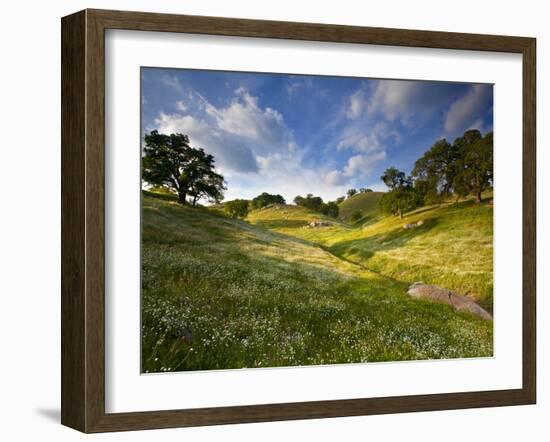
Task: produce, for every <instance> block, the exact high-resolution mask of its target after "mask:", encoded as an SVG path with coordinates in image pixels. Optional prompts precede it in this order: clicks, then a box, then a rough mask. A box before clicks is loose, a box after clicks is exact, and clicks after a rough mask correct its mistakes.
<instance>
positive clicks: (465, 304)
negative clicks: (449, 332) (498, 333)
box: [407, 282, 493, 321]
mask: <svg viewBox="0 0 550 442" xmlns="http://www.w3.org/2000/svg"><path fill="white" fill-rule="evenodd" d="M407 294H408V295H409V296H411V297H412V298H416V299H429V300H432V301H434V302H438V303H440V304H447V305H450V306H451V307H453V308H454V309H455V310H457V311H463V312H469V313H471V314H473V315H476V316H479V317H480V318H482V319H485V320H486V321H491V320H492V319H493V317H492V316H491V315H490V314H489V312H487V311H486V310H484V309H483V308H482V307H480V306H479V305H478V304H476V303H475V302H474V301H473V300H472V299H470V298H468V297H466V296H463V295H459V294H458V293H455V292H452V291H450V290H447V289H444V288H441V287H438V286H436V285H429V284H424V283H422V282H415V283H414V284H412V285H411V286H410V287H409V290H408V291H407Z"/></svg>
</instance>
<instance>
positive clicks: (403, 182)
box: [378, 167, 424, 218]
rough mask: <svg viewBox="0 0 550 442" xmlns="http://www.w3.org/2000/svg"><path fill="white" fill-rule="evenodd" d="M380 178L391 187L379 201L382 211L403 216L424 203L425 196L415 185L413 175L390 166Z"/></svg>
mask: <svg viewBox="0 0 550 442" xmlns="http://www.w3.org/2000/svg"><path fill="white" fill-rule="evenodd" d="M380 178H381V179H382V181H383V182H384V183H385V184H386V185H387V186H388V187H389V188H390V191H389V192H387V193H385V194H384V195H382V197H381V198H380V201H379V203H378V204H379V207H380V210H381V211H382V212H385V213H391V214H392V215H399V217H400V218H403V214H404V213H405V212H408V211H410V210H414V209H416V208H417V207H419V206H421V205H422V204H424V198H423V196H422V194H421V193H420V192H419V191H418V189H416V188H415V187H414V185H413V180H412V177H407V176H406V175H405V172H402V171H400V170H398V169H396V168H395V167H390V168H389V169H386V171H385V172H384V174H383V175H382V176H381V177H380Z"/></svg>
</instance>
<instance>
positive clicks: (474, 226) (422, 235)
mask: <svg viewBox="0 0 550 442" xmlns="http://www.w3.org/2000/svg"><path fill="white" fill-rule="evenodd" d="M489 201H490V199H489ZM291 207H292V206H289V209H288V210H291ZM294 210H295V211H296V213H302V212H303V211H304V210H305V209H302V208H297V207H296V208H294ZM293 213H294V212H293ZM259 216H260V215H256V214H255V213H253V214H252V215H251V217H250V220H251V222H253V223H254V222H257V220H258V217H259ZM307 216H313V215H311V214H310V215H307ZM261 217H264V218H266V219H269V220H270V223H271V224H269V223H267V224H265V226H266V227H271V226H273V228H276V229H277V230H278V231H281V232H284V233H285V234H287V235H292V236H294V237H297V238H301V239H304V240H307V241H310V242H313V243H315V244H318V245H320V246H322V247H324V248H326V249H327V250H328V251H329V252H330V253H332V254H334V255H335V256H338V257H340V258H343V259H346V260H349V261H352V262H354V263H357V264H359V265H362V266H364V267H366V268H368V269H369V270H372V271H374V272H377V273H380V274H382V275H384V276H388V277H390V278H395V279H398V280H400V281H403V282H407V283H409V284H411V283H413V282H417V281H422V282H425V283H428V284H437V285H440V286H442V287H445V288H448V289H450V290H456V291H458V292H459V293H461V294H466V295H468V296H470V297H472V298H473V299H475V300H476V301H477V302H478V303H480V305H482V306H483V307H484V308H485V309H486V310H488V311H489V312H492V310H493V209H492V205H491V204H488V203H484V204H481V205H479V204H476V203H474V202H473V201H471V200H468V201H462V202H460V203H458V204H455V203H453V202H446V203H443V204H440V205H434V206H426V207H423V208H421V209H418V210H416V211H414V212H411V213H409V214H407V215H406V216H405V218H403V219H402V220H401V219H399V218H398V217H391V216H390V217H384V218H380V219H379V220H378V221H374V222H372V223H368V222H367V223H366V224H365V225H363V227H362V228H361V227H359V228H354V227H353V226H350V225H346V224H344V223H341V222H336V221H333V226H331V227H320V228H314V229H304V228H303V227H302V225H301V224H299V223H297V224H294V223H293V222H290V220H284V219H281V215H280V212H278V211H271V210H266V212H265V214H262V215H261ZM300 217H301V218H304V219H305V218H306V215H305V214H303V215H300V216H299V218H300ZM420 220H421V221H422V222H423V225H422V226H421V227H417V228H415V229H410V230H405V229H403V225H404V224H407V223H416V222H418V221H420ZM287 221H289V222H287ZM304 224H305V221H304Z"/></svg>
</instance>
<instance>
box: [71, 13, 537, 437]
mask: <svg viewBox="0 0 550 442" xmlns="http://www.w3.org/2000/svg"><path fill="white" fill-rule="evenodd" d="M106 29H126V30H141V31H159V32H186V33H194V34H211V35H227V36H242V37H258V38H279V39H291V40H309V41H326V42H341V43H360V44H377V45H392V46H405V47H426V48H441V49H459V50H478V51H499V52H512V53H520V54H522V55H523V129H524V131H523V159H524V162H523V177H524V185H523V387H522V388H520V389H515V390H500V391H480V392H469V393H448V394H436V395H416V396H401V397H385V398H365V399H350V400H337V401H316V402H300V403H287V404H267V405H250V406H235V407H219V408H203V409H189V410H169V411H147V412H139V413H116V414H106V413H105V268H104V266H105V143H104V140H105V46H104V44H105V40H104V35H105V30H106ZM62 40H63V41H62V242H63V244H62V423H63V424H65V425H67V426H70V427H73V428H76V429H78V430H80V431H83V432H102V431H122V430H141V429H150V428H169V427H183V426H196V425H217V424H229V423H240V422H242V423H244V422H262V421H279V420H289V419H313V418H327V417H339V416H357V415H366V414H382V413H404V412H412V411H429V410H445V409H459V408H473V407H489V406H504V405H520V404H532V403H534V402H535V398H536V381H535V380H536V352H535V342H536V337H535V329H536V325H535V291H536V287H535V282H536V274H535V269H536V255H535V244H536V236H535V235H536V219H535V213H536V207H535V198H536V191H535V186H536V178H535V171H536V157H535V137H536V136H535V131H536V123H535V112H536V106H535V79H536V76H535V71H536V63H535V53H536V46H535V40H534V39H532V38H525V37H510V36H494V35H491V36H489V35H477V34H458V33H447V32H432V31H414V30H401V29H384V28H364V27H356V26H338V25H319V24H310V23H289V22H274V21H260V20H240V19H228V18H215V17H197V16H182V15H169V14H151V13H141V12H122V11H103V10H86V11H81V12H79V13H76V14H73V15H71V16H68V17H65V18H63V20H62Z"/></svg>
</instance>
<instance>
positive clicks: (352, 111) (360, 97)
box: [346, 88, 367, 120]
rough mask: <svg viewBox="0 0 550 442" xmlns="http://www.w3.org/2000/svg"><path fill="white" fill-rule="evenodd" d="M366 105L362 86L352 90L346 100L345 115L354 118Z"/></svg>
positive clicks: (357, 116)
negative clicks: (354, 90)
mask: <svg viewBox="0 0 550 442" xmlns="http://www.w3.org/2000/svg"><path fill="white" fill-rule="evenodd" d="M366 107H367V101H366V97H365V90H364V89H363V88H361V89H358V90H357V91H356V92H354V93H353V94H352V95H351V96H350V97H349V100H348V109H347V112H346V115H347V117H348V118H350V119H352V120H355V119H357V118H359V116H360V115H361V114H362V113H363V111H364V110H365V109H366Z"/></svg>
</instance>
